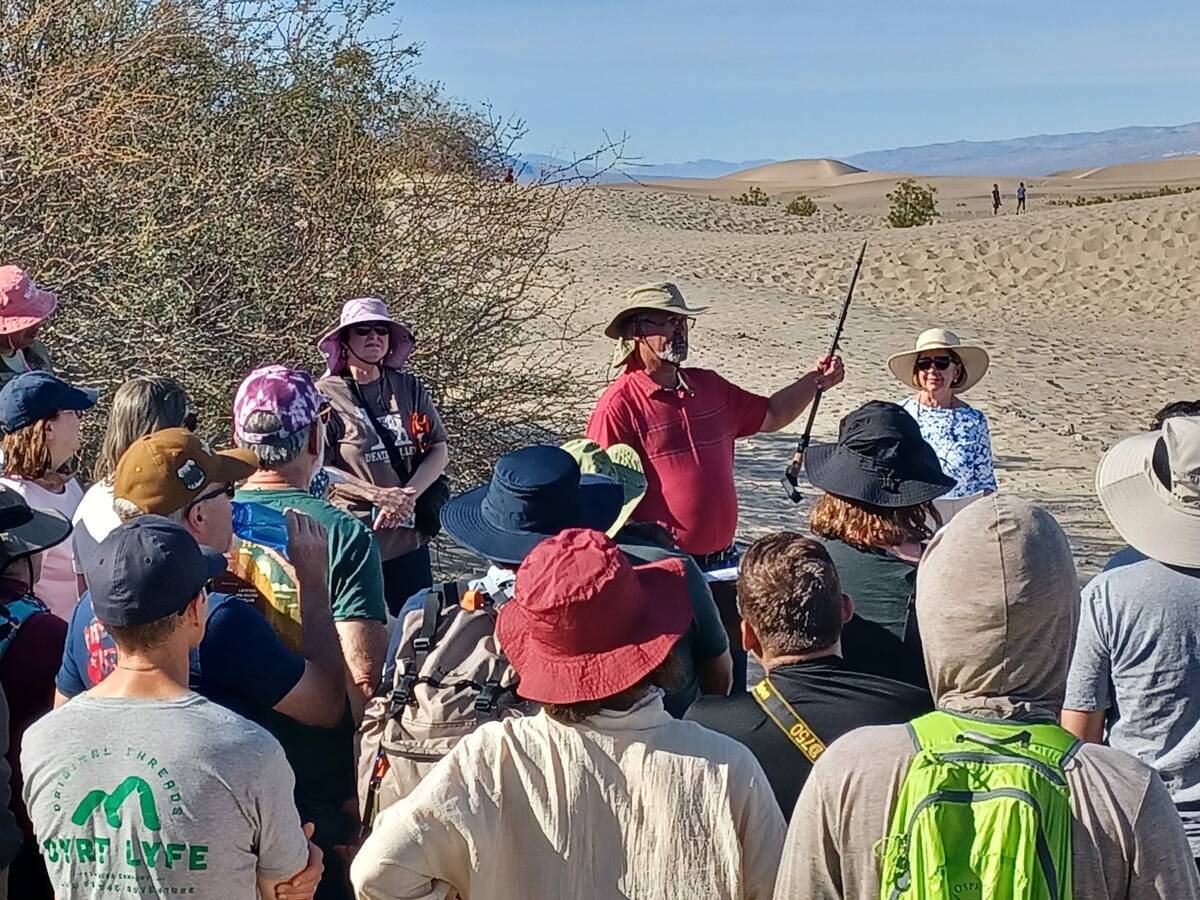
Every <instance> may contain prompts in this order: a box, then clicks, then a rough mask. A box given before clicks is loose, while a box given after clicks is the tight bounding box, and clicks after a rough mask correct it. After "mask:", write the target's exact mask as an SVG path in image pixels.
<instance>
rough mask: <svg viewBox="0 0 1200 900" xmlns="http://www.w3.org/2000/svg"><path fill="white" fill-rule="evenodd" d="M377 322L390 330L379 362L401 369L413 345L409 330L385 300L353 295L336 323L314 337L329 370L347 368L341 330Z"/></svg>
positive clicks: (391, 367)
mask: <svg viewBox="0 0 1200 900" xmlns="http://www.w3.org/2000/svg"><path fill="white" fill-rule="evenodd" d="M376 322H378V323H379V324H381V325H387V326H388V330H389V331H390V332H391V335H390V340H389V342H388V352H387V356H385V357H384V358H383V359H382V360H381V361H380V365H382V366H386V367H387V368H389V369H401V368H403V367H404V364H405V363H406V362H408V358H409V356H411V355H412V352H413V348H414V347H415V346H416V339H415V338H414V337H413V333H412V330H411V329H410V328H409V327H408V326H407V325H404V324H403V323H401V322H397V321H396V320H395V319H393V318H392V315H391V313H390V312H388V308H387V304H386V303H384V302H383V301H382V300H380V299H378V298H377V297H356V298H355V299H353V300H347V301H346V302H345V303H344V304H342V314H341V317H340V318H339V319H338V323H337V324H336V325H334V326H333V327H332V328H330V329H329V330H328V331H327V332H325V334H323V335H321V339H320V340H319V341H317V349H318V350H320V351H321V355H322V356H324V357H325V365H326V366H328V367H329V374H331V375H341V374H342V373H343V372H344V371H345V370H346V365H347V360H346V349H345V347H343V346H342V332H343V331H345V330H346V329H347V328H349V327H350V326H351V325H366V324H368V323H376Z"/></svg>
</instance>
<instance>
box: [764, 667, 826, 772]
mask: <svg viewBox="0 0 1200 900" xmlns="http://www.w3.org/2000/svg"><path fill="white" fill-rule="evenodd" d="M751 693H752V694H753V696H754V699H755V700H757V701H758V705H759V706H761V707H762V710H763V712H765V713H766V714H767V716H768V718H770V719H771V721H772V722H774V723H775V724H776V725H777V726H779V730H780V731H782V732H783V733H784V734H785V735H787V738H788V740H790V741H791V742H792V743H793V744H794V745H795V747H796V749H797V750H799V751H800V752H801V753H803V754H804V758H805V759H807V760H808V761H809V762H810V763H815V762H816V761H817V760H818V759H820V758H821V754H822V753H824V752H825V742H824V741H822V740H821V738H820V737H818V736H817V733H816V732H815V731H813V730H812V727H811V726H810V725H809V724H808V723H807V722H805V721H804V719H803V718H802V717H801V716H800V714H799V713H798V712H796V710H795V709H794V708H793V707H792V705H791V704H790V703H788V702H787V700H785V699H784V698H783V695H782V694H780V693H779V691H778V690H777V689H776V687H775V685H773V684H771V678H770V676H767V677H764V678H763V680H762V681H760V682H759V683H758V684H756V685H755V686H754V690H753V691H751Z"/></svg>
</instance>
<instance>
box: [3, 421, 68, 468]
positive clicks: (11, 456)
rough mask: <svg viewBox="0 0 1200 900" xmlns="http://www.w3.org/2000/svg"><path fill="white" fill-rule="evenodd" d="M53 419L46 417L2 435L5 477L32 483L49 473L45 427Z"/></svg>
mask: <svg viewBox="0 0 1200 900" xmlns="http://www.w3.org/2000/svg"><path fill="white" fill-rule="evenodd" d="M55 415H57V413H55ZM53 418H54V416H48V417H46V418H44V419H39V420H38V421H36V422H34V423H33V424H31V425H26V426H25V427H24V428H18V429H17V430H16V431H14V432H12V433H11V434H6V435H4V440H3V441H0V448H3V450H4V474H5V475H7V476H9V477H10V478H25V479H27V480H29V481H33V480H35V479H37V478H41V477H42V476H43V475H45V474H46V473H47V472H49V471H50V465H51V460H50V443H49V442H48V441H47V440H46V426H47V425H48V424H49V422H50V420H51V419H53Z"/></svg>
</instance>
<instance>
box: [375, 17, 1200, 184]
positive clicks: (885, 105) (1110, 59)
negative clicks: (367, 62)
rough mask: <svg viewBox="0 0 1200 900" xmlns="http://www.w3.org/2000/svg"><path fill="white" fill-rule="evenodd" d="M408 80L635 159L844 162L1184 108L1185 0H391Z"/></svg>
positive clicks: (1187, 88) (1196, 62) (1191, 105)
mask: <svg viewBox="0 0 1200 900" xmlns="http://www.w3.org/2000/svg"><path fill="white" fill-rule="evenodd" d="M392 18H393V20H394V22H395V23H396V24H397V26H398V27H399V30H400V31H401V32H402V34H403V35H404V37H405V38H406V39H407V40H412V41H417V42H420V43H421V44H423V45H424V52H423V57H422V61H421V65H420V67H419V69H418V73H419V74H420V75H421V77H423V78H426V79H429V80H435V81H440V82H442V83H444V85H445V87H446V90H447V92H448V93H450V94H452V95H454V96H456V97H458V98H460V99H463V100H466V101H469V102H472V103H475V102H481V101H485V100H486V101H490V102H491V104H492V105H493V107H494V108H495V110H496V111H497V112H499V113H516V114H519V115H520V116H522V117H523V118H524V119H525V120H526V122H527V124H528V127H529V135H528V137H527V138H526V140H525V142H524V144H523V146H522V147H521V148H520V149H522V150H524V151H526V152H550V153H567V152H572V151H574V152H577V153H584V152H587V151H589V150H591V149H593V148H595V147H596V146H597V145H598V144H599V143H600V142H601V140H602V133H603V131H604V130H605V129H607V130H608V131H609V132H610V133H612V134H619V133H620V132H622V131H624V132H626V133H628V135H629V143H628V145H627V148H628V152H629V153H631V154H633V155H639V156H641V157H642V158H643V159H644V160H646V161H648V162H668V161H669V162H674V161H680V160H685V159H694V158H697V157H712V158H717V159H726V160H732V161H740V160H744V159H752V158H760V157H772V158H777V159H787V158H794V157H809V156H846V155H849V154H851V153H855V152H858V151H863V150H875V149H884V148H889V147H896V146H904V145H910V144H924V143H933V142H937V141H948V140H957V139H966V140H987V139H992V138H1006V137H1019V136H1023V135H1027V134H1038V133H1048V132H1049V133H1053V132H1065V131H1095V130H1101V129H1105V128H1115V127H1120V126H1123V125H1174V124H1180V123H1183V122H1191V121H1196V120H1200V48H1198V46H1197V40H1198V39H1200V2H1198V0H1149V2H1121V3H1116V2H1109V0H1091V2H1075V0H1040V2H1027V0H1006V2H999V0H936V2H930V0H909V2H903V0H888V2H877V0H858V2H854V3H850V2H839V0H824V2H817V3H812V2H790V3H789V2H765V0H728V2H725V3H714V2H707V0H692V2H676V0H669V2H655V0H641V2H628V0H617V2H603V0H594V2H590V3H580V2H575V0H559V2H557V3H550V2H531V0H487V2H483V0H422V2H404V0H401V2H398V3H397V5H396V8H395V10H394V12H393V14H392Z"/></svg>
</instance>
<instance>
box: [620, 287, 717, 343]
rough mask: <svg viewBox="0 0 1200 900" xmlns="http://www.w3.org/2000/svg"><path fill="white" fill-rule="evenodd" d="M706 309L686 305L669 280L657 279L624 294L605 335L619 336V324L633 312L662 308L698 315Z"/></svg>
mask: <svg viewBox="0 0 1200 900" xmlns="http://www.w3.org/2000/svg"><path fill="white" fill-rule="evenodd" d="M706 309H708V307H707V306H688V302H687V300H685V299H684V298H683V293H682V292H681V291H680V290H679V288H678V287H676V286H675V285H674V284H672V283H671V282H669V281H658V282H653V283H651V284H643V285H639V286H638V287H635V288H634V289H633V290H632V291H630V292H629V293H628V294H626V295H625V305H624V306H623V307H621V310H620V311H619V312H618V313H617V314H616V315H615V316H613V319H612V321H611V322H609V323H608V327H607V328H605V329H604V334H605V336H606V337H610V338H619V337H621V325H622V324H623V323H624V321H625V320H626V319H628V318H629V317H630V316H632V315H633V314H634V313H637V312H642V311H644V310H645V311H650V310H662V311H664V312H670V313H676V314H677V315H681V316H698V315H700V314H701V313H702V312H704V311H705V310H706Z"/></svg>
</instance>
